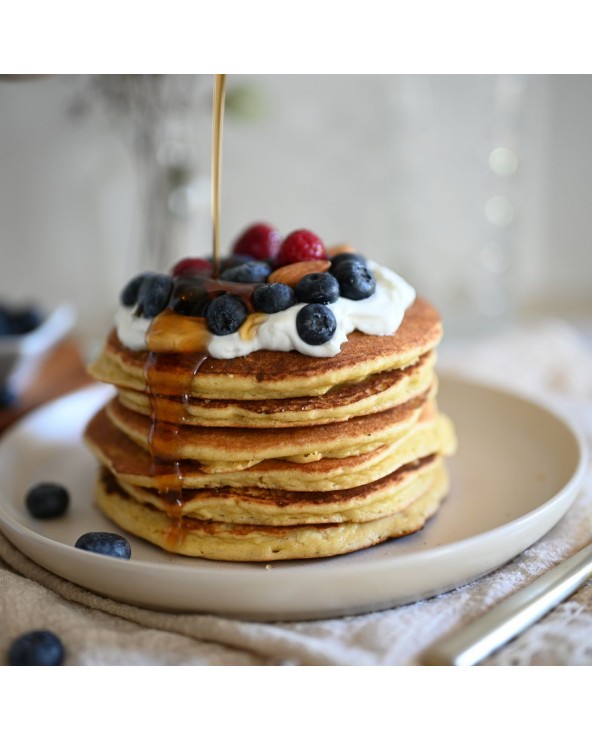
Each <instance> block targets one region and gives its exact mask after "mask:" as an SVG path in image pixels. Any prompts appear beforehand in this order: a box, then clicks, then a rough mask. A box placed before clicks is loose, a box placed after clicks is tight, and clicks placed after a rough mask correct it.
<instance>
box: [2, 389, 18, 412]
mask: <svg viewBox="0 0 592 740" xmlns="http://www.w3.org/2000/svg"><path fill="white" fill-rule="evenodd" d="M16 400H17V399H16V396H15V394H14V393H13V392H12V391H11V390H10V388H7V387H6V386H5V385H0V409H4V408H8V407H9V406H14V404H15V403H16Z"/></svg>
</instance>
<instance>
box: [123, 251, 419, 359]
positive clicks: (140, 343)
mask: <svg viewBox="0 0 592 740" xmlns="http://www.w3.org/2000/svg"><path fill="white" fill-rule="evenodd" d="M367 264H368V267H369V268H370V269H371V270H372V272H373V273H374V277H375V278H376V290H375V291H374V293H373V295H371V296H370V297H369V298H364V299H362V300H360V301H352V300H350V299H349V298H342V297H340V298H338V299H337V301H335V303H330V304H328V307H329V308H330V309H331V311H333V313H334V314H335V319H336V321H337V328H336V330H335V333H334V334H333V336H332V337H331V339H330V340H329V341H328V342H325V343H324V344H317V345H312V344H307V343H306V342H304V341H303V340H302V339H301V338H300V336H299V335H298V331H297V330H296V315H297V314H298V312H299V311H300V309H301V308H302V307H303V306H304V305H306V304H304V303H298V304H296V305H295V306H291V307H290V308H288V309H286V310H285V311H279V312H278V313H273V314H268V315H266V317H265V320H264V321H263V322H262V323H261V324H260V325H259V326H258V327H257V330H256V332H255V334H254V337H253V338H252V339H243V337H241V335H240V331H237V332H234V334H227V335H225V336H215V335H212V337H211V339H210V341H209V343H208V347H207V353H208V354H209V355H210V356H211V357H215V358H217V359H231V358H233V357H243V356H244V355H248V354H250V353H251V352H256V351H257V350H259V349H269V350H275V351H278V352H289V351H290V350H296V351H297V352H300V353H302V354H304V355H311V356H313V357H333V356H334V355H336V354H338V353H339V351H340V350H341V345H342V344H343V343H344V342H347V335H348V334H350V333H351V332H353V331H355V330H356V329H357V330H358V331H361V332H363V333H364V334H371V335H374V336H385V335H387V334H394V333H395V332H396V331H397V329H398V328H399V326H400V325H401V322H402V321H403V317H404V315H405V311H406V310H407V309H408V308H409V306H410V305H411V304H412V303H413V302H414V300H415V296H416V293H415V289H414V288H413V287H412V286H411V285H409V283H408V282H407V281H406V280H404V279H403V278H402V277H401V276H400V275H398V274H397V273H396V272H393V271H392V270H389V268H387V267H383V266H381V265H378V264H377V263H376V262H373V261H371V260H367ZM150 323H151V320H150V319H146V318H143V317H141V316H136V315H134V311H133V308H126V307H125V306H119V309H118V311H117V314H116V316H115V327H116V331H117V336H118V338H119V341H120V342H121V343H122V344H123V345H124V346H125V347H127V348H128V349H131V350H145V349H146V332H147V331H148V328H149V327H150Z"/></svg>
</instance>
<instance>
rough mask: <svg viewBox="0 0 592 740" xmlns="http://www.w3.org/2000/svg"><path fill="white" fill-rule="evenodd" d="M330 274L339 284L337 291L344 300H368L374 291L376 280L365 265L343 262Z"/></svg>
mask: <svg viewBox="0 0 592 740" xmlns="http://www.w3.org/2000/svg"><path fill="white" fill-rule="evenodd" d="M331 272H332V273H333V275H335V277H336V278H337V280H338V282H339V291H340V293H341V295H342V296H343V297H344V298H349V299H351V300H352V301H361V300H362V299H364V298H369V297H370V296H371V295H372V294H373V293H374V291H375V290H376V279H375V277H374V275H373V274H372V272H370V270H369V269H368V267H367V266H366V265H363V264H362V263H361V262H355V261H354V260H344V261H343V262H341V263H340V264H339V265H337V267H334V268H331Z"/></svg>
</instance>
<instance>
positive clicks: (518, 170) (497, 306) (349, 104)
mask: <svg viewBox="0 0 592 740" xmlns="http://www.w3.org/2000/svg"><path fill="white" fill-rule="evenodd" d="M212 79H213V78H212V76H211V75H72V76H68V75H66V76H47V77H41V76H39V77H32V78H26V79H23V78H19V77H18V76H17V77H12V78H6V77H5V78H3V79H1V80H0V113H1V115H0V163H1V166H0V245H1V246H0V248H1V254H2V267H1V270H0V295H1V297H2V299H3V300H14V301H19V302H22V301H25V300H34V301H35V302H38V303H42V304H43V305H45V306H48V307H52V306H54V305H57V304H58V303H61V302H64V301H66V302H69V303H72V304H73V305H74V306H75V308H76V311H77V314H78V324H77V334H78V336H79V337H80V338H81V340H82V341H83V342H84V343H87V346H88V347H89V348H92V347H94V346H96V342H98V341H101V340H102V338H103V336H104V334H105V332H106V331H107V329H108V328H109V326H110V324H111V319H112V316H113V312H114V310H115V306H116V301H117V297H118V294H119V291H120V289H121V287H122V285H123V283H124V282H125V281H126V280H127V279H128V278H129V277H131V276H132V275H133V274H135V273H136V272H138V271H139V270H141V269H146V268H152V269H154V268H156V269H167V268H168V267H170V266H171V265H172V264H173V263H174V261H175V260H177V259H178V258H180V257H182V256H186V255H200V254H207V253H209V251H210V249H211V221H210V142H211V98H212ZM591 123H592V77H591V76H588V75H573V76H572V75H557V76H555V75H534V76H529V75H402V76H391V75H339V76H324V75H318V76H317V75H257V76H247V75H230V76H229V77H228V82H227V103H226V117H225V127H224V145H223V173H222V212H221V215H222V224H221V237H222V244H223V245H227V247H229V246H230V244H231V242H232V240H233V238H234V237H235V236H236V235H237V234H238V233H239V232H240V231H241V230H242V229H243V228H244V227H245V226H247V225H248V224H250V223H252V222H254V221H258V220H265V221H268V222H271V223H273V224H275V225H276V226H277V227H278V228H279V229H280V230H281V231H283V232H285V233H288V232H289V231H291V230H293V229H296V228H303V227H304V228H309V229H311V230H313V231H315V232H317V233H318V234H319V235H320V236H321V237H322V238H323V239H324V240H325V242H326V243H327V244H329V245H330V244H333V243H337V242H344V241H347V242H349V243H351V244H352V245H354V246H355V247H356V248H357V249H359V250H360V251H361V252H363V253H365V254H366V255H370V256H372V257H373V258H375V259H376V260H378V261H380V262H383V263H385V264H387V265H388V266H390V267H392V268H393V269H395V270H396V271H398V272H400V273H401V274H402V275H403V276H404V277H406V278H407V279H408V280H409V281H410V282H411V283H413V284H414V285H415V286H416V288H417V289H418V290H419V292H421V293H423V294H425V295H426V296H427V297H428V298H430V299H431V300H432V301H433V302H434V303H435V304H436V305H437V306H438V308H439V309H440V310H441V312H442V314H443V317H444V321H445V325H446V331H447V335H448V336H451V337H452V336H465V337H466V336H476V335H480V334H482V333H484V332H491V331H495V330H497V329H499V328H501V327H503V326H506V325H508V324H510V323H511V322H517V321H528V320H530V319H532V318H533V317H538V316H557V317H561V318H566V319H568V320H570V321H573V322H574V323H576V324H578V325H580V326H582V327H583V328H584V329H585V330H589V328H590V324H591V323H592V292H591V290H590V287H591V280H590V276H591V274H592V256H591V250H590V245H589V241H590V223H589V221H590V218H589V212H590V203H591V202H592V170H591V163H592V141H591V136H590V131H591V130H592V127H591Z"/></svg>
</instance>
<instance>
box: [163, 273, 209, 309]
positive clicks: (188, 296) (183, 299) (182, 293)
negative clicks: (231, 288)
mask: <svg viewBox="0 0 592 740" xmlns="http://www.w3.org/2000/svg"><path fill="white" fill-rule="evenodd" d="M210 301H211V296H210V294H209V293H208V291H207V289H206V287H205V285H204V284H203V281H200V280H195V279H192V278H177V279H176V280H175V287H174V290H173V295H172V297H171V300H170V303H169V305H170V307H171V309H172V310H173V311H175V313H179V314H181V315H182V316H203V315H204V312H205V310H206V307H207V305H208V303H209V302H210Z"/></svg>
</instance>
